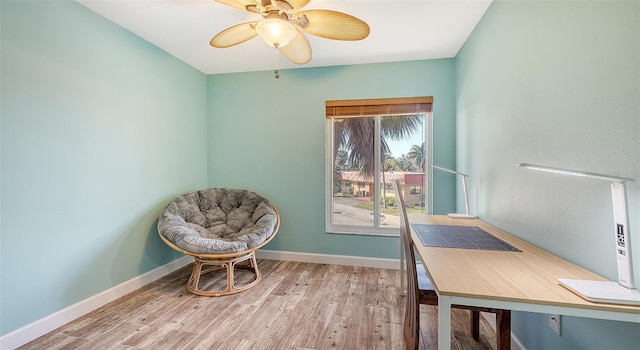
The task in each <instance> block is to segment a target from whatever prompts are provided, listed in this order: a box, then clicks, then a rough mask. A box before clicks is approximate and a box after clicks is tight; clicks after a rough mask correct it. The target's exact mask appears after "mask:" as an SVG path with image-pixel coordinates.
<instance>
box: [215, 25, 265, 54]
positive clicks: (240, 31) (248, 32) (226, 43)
mask: <svg viewBox="0 0 640 350" xmlns="http://www.w3.org/2000/svg"><path fill="white" fill-rule="evenodd" d="M256 23H258V22H256V21H253V22H247V23H241V24H237V25H235V26H233V27H229V28H227V29H225V30H223V31H221V32H220V33H218V34H217V35H216V36H214V37H213V39H211V41H210V42H209V44H210V45H211V46H213V47H218V48H225V47H230V46H233V45H238V44H241V43H243V42H245V41H247V40H249V39H252V38H253V37H255V36H256V35H258V33H257V32H256V29H255V27H256Z"/></svg>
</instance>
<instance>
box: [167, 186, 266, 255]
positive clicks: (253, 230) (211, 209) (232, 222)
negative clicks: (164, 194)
mask: <svg viewBox="0 0 640 350" xmlns="http://www.w3.org/2000/svg"><path fill="white" fill-rule="evenodd" d="M277 220H278V218H277V214H276V211H275V210H274V209H273V207H271V204H270V203H269V201H268V200H267V199H266V198H264V197H262V196H260V195H258V194H257V193H255V192H251V191H247V190H241V189H226V188H210V189H205V190H201V191H197V192H191V193H187V194H185V195H182V196H180V197H178V198H176V199H174V200H173V201H172V202H170V203H169V204H168V205H167V206H166V207H165V208H164V210H162V213H161V214H160V219H159V221H158V231H159V232H160V234H161V235H163V236H164V237H165V238H167V239H168V240H169V241H171V242H172V243H173V244H175V245H176V246H178V247H179V248H181V249H184V250H186V251H188V252H191V253H195V254H230V253H239V252H243V251H245V250H247V249H250V248H253V247H255V246H258V245H260V244H261V243H263V242H264V241H265V240H266V239H267V238H269V236H270V235H271V233H272V232H273V230H274V227H275V225H276V223H277Z"/></svg>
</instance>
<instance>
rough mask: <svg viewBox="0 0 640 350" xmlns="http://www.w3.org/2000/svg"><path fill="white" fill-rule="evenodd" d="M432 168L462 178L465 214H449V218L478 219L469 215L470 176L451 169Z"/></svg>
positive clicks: (433, 166)
mask: <svg viewBox="0 0 640 350" xmlns="http://www.w3.org/2000/svg"><path fill="white" fill-rule="evenodd" d="M431 167H432V168H436V169H440V170H442V171H446V172H448V173H452V174H456V175H460V176H462V189H463V190H464V208H465V213H464V214H455V213H449V214H447V216H449V217H450V218H454V219H475V218H476V217H475V216H473V215H471V214H469V196H468V195H467V178H468V177H469V175H467V174H463V173H459V172H457V171H454V170H451V169H447V168H443V167H440V166H437V165H433V164H431Z"/></svg>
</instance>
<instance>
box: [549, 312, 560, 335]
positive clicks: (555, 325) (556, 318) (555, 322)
mask: <svg viewBox="0 0 640 350" xmlns="http://www.w3.org/2000/svg"><path fill="white" fill-rule="evenodd" d="M549 327H551V329H553V331H554V332H556V334H558V335H560V315H553V314H550V315H549Z"/></svg>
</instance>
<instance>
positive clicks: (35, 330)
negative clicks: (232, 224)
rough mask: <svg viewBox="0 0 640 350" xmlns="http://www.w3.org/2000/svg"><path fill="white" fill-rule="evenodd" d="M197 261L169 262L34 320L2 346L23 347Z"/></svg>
mask: <svg viewBox="0 0 640 350" xmlns="http://www.w3.org/2000/svg"><path fill="white" fill-rule="evenodd" d="M192 261H193V258H192V257H190V256H184V257H182V258H179V259H176V260H174V261H172V262H170V263H168V264H166V265H163V266H160V267H158V268H156V269H153V270H151V271H149V272H147V273H144V274H142V275H140V276H137V277H134V278H132V279H130V280H128V281H126V282H123V283H121V284H119V285H117V286H115V287H112V288H109V289H107V290H105V291H103V292H101V293H98V294H96V295H94V296H92V297H89V298H87V299H85V300H82V301H80V302H77V303H75V304H73V305H71V306H69V307H66V308H64V309H62V310H60V311H57V312H55V313H53V314H51V315H49V316H46V317H44V318H42V319H40V320H38V321H35V322H33V323H30V324H28V325H26V326H24V327H21V328H18V329H16V330H15V331H13V332H11V333H8V334H6V335H4V336H2V337H0V349H2V350H9V349H15V348H17V347H19V346H22V345H24V344H26V343H28V342H30V341H32V340H34V339H36V338H38V337H40V336H43V335H45V334H47V333H49V332H51V331H52V330H54V329H56V328H58V327H61V326H63V325H65V324H67V323H69V322H71V321H73V320H75V319H77V318H78V317H81V316H84V315H86V314H88V313H89V312H91V311H93V310H95V309H97V308H99V307H101V306H104V305H106V304H108V303H110V302H112V301H114V300H116V299H118V298H120V297H123V296H125V295H127V294H129V293H131V292H133V291H134V290H136V289H139V288H141V287H143V286H145V285H147V284H149V283H151V282H153V281H155V280H157V279H158V278H160V277H163V276H165V275H167V274H169V273H171V272H173V271H176V270H178V269H180V268H182V267H184V266H186V265H188V264H190V263H191V262H192Z"/></svg>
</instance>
